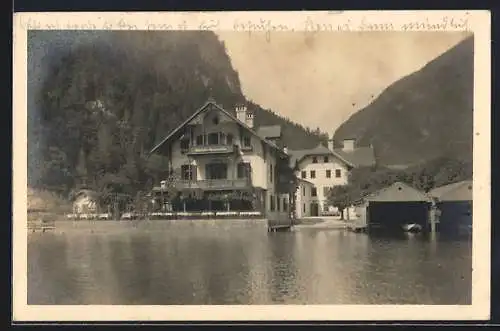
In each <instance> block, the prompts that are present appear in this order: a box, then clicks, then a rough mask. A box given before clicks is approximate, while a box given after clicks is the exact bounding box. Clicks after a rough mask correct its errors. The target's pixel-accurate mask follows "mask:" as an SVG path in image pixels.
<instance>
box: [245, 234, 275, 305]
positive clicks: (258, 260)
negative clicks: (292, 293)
mask: <svg viewBox="0 0 500 331" xmlns="http://www.w3.org/2000/svg"><path fill="white" fill-rule="evenodd" d="M247 238H249V239H246V240H245V241H246V242H245V241H244V243H245V247H247V249H246V253H247V255H246V256H247V258H248V268H249V272H248V276H247V277H248V279H247V284H246V286H245V288H246V291H247V293H246V295H248V301H247V302H248V303H249V304H265V303H270V302H271V297H270V294H271V293H270V288H269V284H271V277H272V275H270V274H269V271H270V270H269V269H268V268H267V266H268V264H267V263H266V262H267V261H269V259H270V255H271V254H270V251H271V248H270V241H272V239H273V238H270V237H267V236H264V237H263V236H261V235H256V236H248V237H247ZM250 238H251V239H250ZM254 239H256V240H257V241H255V240H254Z"/></svg>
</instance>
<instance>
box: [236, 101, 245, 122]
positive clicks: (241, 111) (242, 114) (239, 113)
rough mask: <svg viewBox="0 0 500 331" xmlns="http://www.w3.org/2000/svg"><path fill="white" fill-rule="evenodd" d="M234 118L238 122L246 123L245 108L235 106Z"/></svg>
mask: <svg viewBox="0 0 500 331" xmlns="http://www.w3.org/2000/svg"><path fill="white" fill-rule="evenodd" d="M236 118H237V119H238V120H239V121H241V122H243V123H246V118H247V107H245V106H243V105H236Z"/></svg>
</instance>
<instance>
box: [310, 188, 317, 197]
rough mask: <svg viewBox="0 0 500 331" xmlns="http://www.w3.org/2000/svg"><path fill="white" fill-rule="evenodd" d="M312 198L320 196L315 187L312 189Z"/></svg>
mask: <svg viewBox="0 0 500 331" xmlns="http://www.w3.org/2000/svg"><path fill="white" fill-rule="evenodd" d="M311 196H312V197H317V196H318V190H317V189H316V188H315V187H312V188H311Z"/></svg>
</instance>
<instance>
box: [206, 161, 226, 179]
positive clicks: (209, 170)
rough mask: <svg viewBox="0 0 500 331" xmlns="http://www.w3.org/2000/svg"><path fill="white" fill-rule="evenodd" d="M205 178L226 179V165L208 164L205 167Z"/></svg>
mask: <svg viewBox="0 0 500 331" xmlns="http://www.w3.org/2000/svg"><path fill="white" fill-rule="evenodd" d="M205 177H206V178H207V179H227V164H225V163H209V164H207V165H206V166H205Z"/></svg>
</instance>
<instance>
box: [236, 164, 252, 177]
mask: <svg viewBox="0 0 500 331" xmlns="http://www.w3.org/2000/svg"><path fill="white" fill-rule="evenodd" d="M251 171H252V169H251V165H250V163H248V162H240V163H238V171H237V172H238V178H250V173H251Z"/></svg>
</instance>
